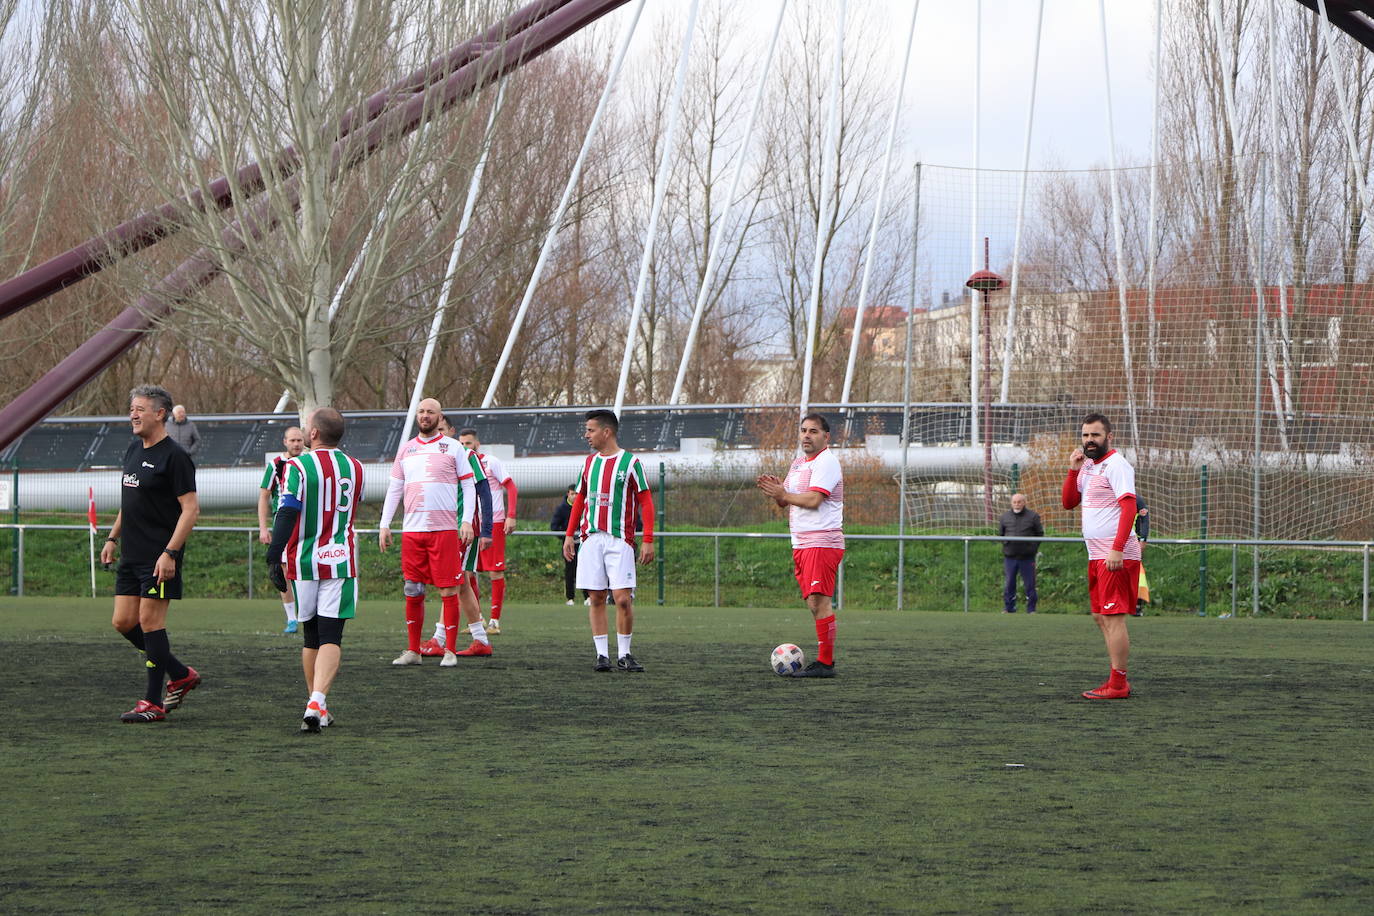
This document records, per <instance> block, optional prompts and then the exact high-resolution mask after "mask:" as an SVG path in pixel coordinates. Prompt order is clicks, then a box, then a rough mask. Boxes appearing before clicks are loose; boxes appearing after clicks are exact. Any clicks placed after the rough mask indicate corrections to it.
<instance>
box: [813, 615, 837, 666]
mask: <svg viewBox="0 0 1374 916" xmlns="http://www.w3.org/2000/svg"><path fill="white" fill-rule="evenodd" d="M816 642H817V643H819V644H820V646H819V648H818V649H817V653H816V661H818V662H820V663H821V664H822V665H833V664H835V615H834V614H831V615H830V616H829V617H823V618H821V619H820V620H817V621H816Z"/></svg>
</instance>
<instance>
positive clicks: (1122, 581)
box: [1061, 413, 1140, 700]
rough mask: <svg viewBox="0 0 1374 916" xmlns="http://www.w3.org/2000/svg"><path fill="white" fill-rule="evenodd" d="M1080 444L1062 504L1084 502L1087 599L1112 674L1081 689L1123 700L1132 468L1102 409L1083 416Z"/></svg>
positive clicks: (1131, 591)
mask: <svg viewBox="0 0 1374 916" xmlns="http://www.w3.org/2000/svg"><path fill="white" fill-rule="evenodd" d="M1082 437H1083V444H1082V445H1081V446H1080V447H1079V448H1076V449H1074V450H1073V452H1071V453H1070V454H1069V472H1068V475H1067V476H1066V477H1065V478H1064V489H1063V493H1062V494H1061V495H1062V501H1063V505H1064V508H1065V509H1073V508H1076V507H1077V506H1078V505H1079V504H1082V506H1083V541H1084V543H1085V544H1086V545H1087V548H1088V602H1089V605H1090V607H1091V609H1092V615H1093V621H1094V622H1095V623H1096V624H1097V627H1098V629H1100V630H1101V631H1102V639H1103V641H1104V642H1106V644H1107V659H1108V661H1110V663H1111V674H1110V675H1109V676H1108V678H1107V680H1106V681H1105V682H1104V683H1103V684H1102V685H1101V686H1099V687H1094V688H1093V689H1092V690H1085V691H1083V696H1084V697H1085V698H1086V699H1089V700H1124V699H1127V698H1128V697H1130V695H1131V682H1130V681H1128V680H1127V679H1126V662H1127V660H1128V659H1129V657H1130V654H1131V638H1130V635H1129V634H1128V633H1127V631H1126V618H1127V617H1129V616H1130V613H1131V611H1134V610H1135V599H1136V589H1137V587H1138V585H1139V582H1140V540H1139V539H1138V538H1137V537H1136V535H1135V530H1134V525H1135V518H1136V497H1135V468H1133V467H1131V465H1130V463H1129V462H1128V461H1127V460H1126V458H1125V456H1124V455H1122V454H1121V453H1120V452H1118V451H1117V450H1116V449H1115V448H1113V447H1112V423H1111V421H1110V420H1108V419H1107V418H1106V417H1105V416H1103V415H1102V414H1100V413H1090V414H1088V415H1087V416H1086V417H1084V418H1083V426H1082Z"/></svg>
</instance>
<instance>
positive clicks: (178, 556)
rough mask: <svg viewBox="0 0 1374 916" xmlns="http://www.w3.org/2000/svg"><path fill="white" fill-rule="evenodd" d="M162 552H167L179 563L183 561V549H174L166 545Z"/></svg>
mask: <svg viewBox="0 0 1374 916" xmlns="http://www.w3.org/2000/svg"><path fill="white" fill-rule="evenodd" d="M184 549H185V548H182V550H184ZM162 552H163V553H165V554H167V556H169V557H171V558H172V559H173V560H176V561H177V562H178V563H180V562H181V554H182V551H181V550H173V549H172V548H170V547H164V548H163V549H162Z"/></svg>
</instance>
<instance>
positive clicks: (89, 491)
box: [86, 487, 96, 533]
mask: <svg viewBox="0 0 1374 916" xmlns="http://www.w3.org/2000/svg"><path fill="white" fill-rule="evenodd" d="M86 499H87V502H86V521H88V522H90V523H91V531H92V533H94V532H95V530H96V523H95V487H87V488H86Z"/></svg>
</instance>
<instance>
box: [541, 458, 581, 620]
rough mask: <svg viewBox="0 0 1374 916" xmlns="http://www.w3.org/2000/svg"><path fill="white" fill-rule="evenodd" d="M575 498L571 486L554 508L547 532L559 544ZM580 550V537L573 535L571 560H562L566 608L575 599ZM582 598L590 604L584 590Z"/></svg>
mask: <svg viewBox="0 0 1374 916" xmlns="http://www.w3.org/2000/svg"><path fill="white" fill-rule="evenodd" d="M576 498H577V484H572V485H571V486H569V487H568V492H567V493H566V494H565V495H564V497H563V500H562V501H561V502H560V503H559V504H558V505H557V506H554V509H553V518H552V519H551V520H550V521H549V530H550V531H552V532H554V534H556V535H558V542H559V544H562V543H563V533H564V532H565V531H567V530H568V520H569V519H571V518H572V506H573V500H575V499H576ZM581 549H582V537H581V535H579V534H577V533H574V534H573V558H572V559H571V560H569V559H567V558H564V559H563V597H564V599H565V601H564V603H565V604H567V605H568V607H572V605H573V602H574V601H575V600H576V598H577V554H578V552H579V551H581ZM562 553H563V552H562V550H559V555H560V556H561V555H562ZM582 597H583V598H585V599H586V600H587V603H588V604H591V596H590V595H589V594H588V593H587V590H586V589H585V588H584V589H583V590H582Z"/></svg>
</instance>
